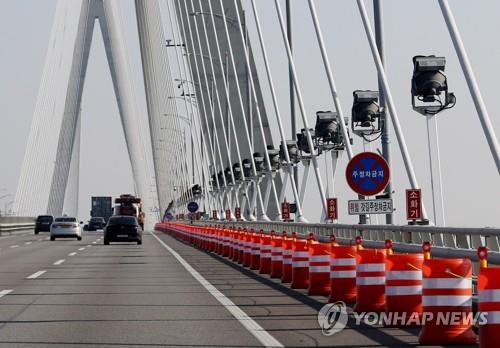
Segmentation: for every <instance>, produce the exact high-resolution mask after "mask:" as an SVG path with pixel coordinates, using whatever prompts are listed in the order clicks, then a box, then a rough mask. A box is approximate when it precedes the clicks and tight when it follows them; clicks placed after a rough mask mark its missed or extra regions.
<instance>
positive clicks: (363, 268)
mask: <svg viewBox="0 0 500 348" xmlns="http://www.w3.org/2000/svg"><path fill="white" fill-rule="evenodd" d="M356 270H357V271H358V272H384V271H385V263H362V264H359V265H358V266H357V267H356Z"/></svg>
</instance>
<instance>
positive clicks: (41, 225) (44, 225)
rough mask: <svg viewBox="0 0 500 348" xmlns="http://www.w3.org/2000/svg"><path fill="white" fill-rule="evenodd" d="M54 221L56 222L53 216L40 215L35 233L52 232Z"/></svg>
mask: <svg viewBox="0 0 500 348" xmlns="http://www.w3.org/2000/svg"><path fill="white" fill-rule="evenodd" d="M52 222H54V217H53V216H51V215H39V216H38V217H37V218H36V222H35V234H38V232H50V226H51V225H52Z"/></svg>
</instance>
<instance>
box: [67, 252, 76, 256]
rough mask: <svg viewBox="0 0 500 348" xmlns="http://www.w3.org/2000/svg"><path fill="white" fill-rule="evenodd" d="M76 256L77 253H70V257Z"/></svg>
mask: <svg viewBox="0 0 500 348" xmlns="http://www.w3.org/2000/svg"><path fill="white" fill-rule="evenodd" d="M75 255H76V252H75V251H74V252H72V253H69V254H68V256H75Z"/></svg>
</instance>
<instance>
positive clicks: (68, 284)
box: [0, 233, 417, 347]
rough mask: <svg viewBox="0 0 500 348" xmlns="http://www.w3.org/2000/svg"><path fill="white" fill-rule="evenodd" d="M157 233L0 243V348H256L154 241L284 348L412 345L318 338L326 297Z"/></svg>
mask: <svg viewBox="0 0 500 348" xmlns="http://www.w3.org/2000/svg"><path fill="white" fill-rule="evenodd" d="M156 235H157V236H158V237H159V239H157V238H154V237H153V236H152V235H151V234H149V233H146V234H145V235H144V242H143V243H144V244H143V245H142V246H136V245H131V244H112V245H111V246H103V245H102V240H101V239H100V237H101V233H88V234H86V235H85V237H84V240H83V241H81V242H78V241H73V240H66V241H64V240H62V241H56V242H50V241H48V238H47V235H46V234H40V235H39V236H34V235H33V234H31V233H29V234H16V235H13V236H12V237H0V249H1V252H0V291H1V290H7V289H9V290H12V292H11V293H9V294H7V295H5V296H4V297H2V298H0V308H1V309H2V310H1V311H0V321H1V323H0V325H1V326H0V346H1V347H39V346H49V347H59V346H65V347H81V346H86V347H92V346H95V347H106V346H109V347H122V346H123V347H133V346H140V347H148V346H170V347H172V346H173V347H176V346H178V347H187V346H193V347H201V346H203V347H207V346H208V347H257V346H262V344H261V342H259V340H257V339H256V337H255V336H254V335H252V334H251V333H250V332H249V331H248V330H247V329H246V328H245V327H244V326H243V325H242V323H241V322H238V321H237V320H236V319H235V318H234V317H233V316H232V315H231V314H230V313H229V311H228V310H227V309H226V308H224V306H223V305H222V304H221V303H220V302H219V301H218V300H217V299H216V298H215V297H214V296H213V295H212V294H211V293H209V292H208V291H207V289H206V287H204V286H202V285H201V284H200V282H199V281H198V280H196V279H195V278H194V277H193V276H192V275H191V274H189V273H188V272H187V271H186V269H185V267H184V266H183V265H182V264H181V263H179V261H178V260H177V259H176V258H174V256H173V255H172V254H171V253H170V252H169V251H168V250H167V248H166V247H165V246H164V245H163V244H161V242H160V240H161V241H163V242H164V243H165V244H166V245H168V246H170V247H171V248H172V249H174V250H175V251H176V252H177V253H178V254H179V255H180V256H181V257H182V258H183V259H185V260H186V261H187V262H188V263H189V264H190V265H191V266H192V267H193V268H194V269H195V270H196V271H197V272H198V273H199V274H200V275H201V276H202V277H203V278H204V279H206V280H207V281H208V282H210V283H211V284H212V285H213V286H215V287H216V288H217V289H218V290H219V291H220V292H221V293H222V294H224V295H225V296H226V297H227V298H229V299H230V300H231V301H232V302H233V303H234V304H236V305H237V306H238V307H239V308H240V309H241V310H243V311H244V312H245V313H246V314H248V316H250V317H251V318H252V319H253V320H254V321H255V322H257V323H258V324H259V325H260V326H262V328H264V329H265V330H266V331H267V333H269V334H270V335H272V336H273V337H274V338H275V339H276V340H278V341H279V342H280V343H281V344H282V345H284V346H287V347H306V346H339V347H342V346H344V347H376V346H391V347H401V346H407V345H413V346H414V345H417V338H416V333H417V330H414V329H412V330H402V329H396V328H392V329H389V328H372V327H362V328H359V327H356V328H354V327H348V328H346V329H345V330H344V331H342V332H341V333H338V334H336V335H334V336H331V337H326V336H323V335H322V333H321V330H320V328H319V325H318V323H317V319H316V318H317V313H318V310H319V308H321V306H322V305H323V304H324V303H325V299H323V298H320V297H317V298H316V297H308V296H306V295H305V294H304V293H303V292H301V291H295V290H291V289H289V288H288V287H287V286H283V285H281V284H280V283H279V282H277V281H274V280H270V279H268V278H267V277H266V276H260V275H258V274H256V273H254V272H252V271H249V270H246V269H243V268H241V267H239V266H237V265H235V264H233V263H231V262H229V261H227V260H225V259H223V258H220V257H218V256H215V255H212V254H208V253H205V252H203V251H200V250H197V249H194V248H192V247H190V246H187V245H185V244H183V243H181V242H179V241H177V240H175V239H173V238H171V237H169V236H166V235H163V234H160V233H157V234H156ZM94 242H95V243H94ZM15 245H17V247H13V246H15ZM88 245H91V247H89V246H88ZM81 248H84V249H82V250H79V249H81ZM74 252H76V254H74V255H73V254H72V253H74ZM70 255H73V256H70ZM63 259H64V260H65V261H64V262H62V263H61V264H59V265H54V263H55V262H57V261H59V260H63ZM43 270H45V271H46V272H45V273H43V274H40V275H38V276H36V274H37V272H38V271H43ZM32 274H33V275H34V276H36V278H33V279H26V277H28V276H30V275H32ZM242 320H243V321H244V319H242Z"/></svg>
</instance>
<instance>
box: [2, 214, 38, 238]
mask: <svg viewBox="0 0 500 348" xmlns="http://www.w3.org/2000/svg"><path fill="white" fill-rule="evenodd" d="M34 227H35V219H34V218H32V217H21V216H0V235H1V234H2V233H3V232H12V231H18V230H27V229H32V228H34Z"/></svg>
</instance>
